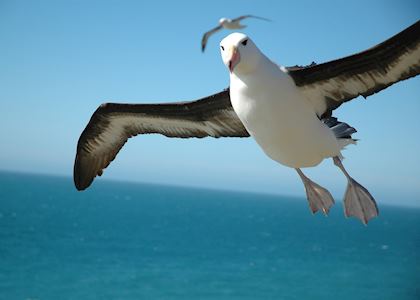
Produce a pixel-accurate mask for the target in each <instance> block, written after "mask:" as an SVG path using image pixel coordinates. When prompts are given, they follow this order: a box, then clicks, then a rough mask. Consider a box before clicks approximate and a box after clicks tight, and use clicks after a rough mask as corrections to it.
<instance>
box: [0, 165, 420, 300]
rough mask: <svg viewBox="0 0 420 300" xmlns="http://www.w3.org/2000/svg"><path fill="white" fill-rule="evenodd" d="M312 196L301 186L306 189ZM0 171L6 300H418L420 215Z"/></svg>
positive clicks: (0, 293)
mask: <svg viewBox="0 0 420 300" xmlns="http://www.w3.org/2000/svg"><path fill="white" fill-rule="evenodd" d="M302 193H303V191H302ZM379 208H380V216H379V218H377V219H374V220H372V221H371V222H370V223H369V225H368V226H364V225H362V224H361V223H360V222H359V221H357V220H356V219H352V218H351V219H346V218H344V216H343V212H342V203H341V202H338V203H336V205H335V207H334V208H333V209H332V211H331V213H330V215H329V216H328V217H324V216H322V215H318V214H317V215H312V214H311V213H310V212H309V208H308V205H307V201H306V199H304V198H290V197H281V196H270V195H259V194H251V193H237V192H227V191H215V190H206V189H192V188H181V187H172V186H161V185H151V184H136V183H123V182H113V181H107V180H103V179H101V180H97V181H96V182H95V183H94V185H93V186H92V187H91V188H90V189H89V190H87V191H85V192H77V191H76V190H75V188H74V187H73V183H72V179H71V178H65V177H52V176H40V175H28V174H18V173H10V172H1V173H0V299H7V300H12V299H22V300H29V299H31V300H34V299H39V300H41V299H54V300H55V299H221V300H224V299H311V300H316V299H323V300H324V299H342V300H346V299H352V300H354V299H363V300H368V299H381V300H383V299H398V300H404V299H413V300H414V299H416V300H418V299H420V209H418V208H407V207H406V208H404V207H397V206H395V207H393V206H386V205H383V204H381V203H380V201H379Z"/></svg>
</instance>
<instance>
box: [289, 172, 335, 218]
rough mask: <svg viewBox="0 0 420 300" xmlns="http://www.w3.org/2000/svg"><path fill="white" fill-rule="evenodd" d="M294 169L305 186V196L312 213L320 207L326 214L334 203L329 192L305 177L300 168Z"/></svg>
mask: <svg viewBox="0 0 420 300" xmlns="http://www.w3.org/2000/svg"><path fill="white" fill-rule="evenodd" d="M296 171H297V172H298V174H299V176H300V178H301V179H302V182H303V184H304V186H305V190H306V197H307V198H308V202H309V207H310V209H311V211H312V213H313V214H314V213H316V212H317V211H318V210H320V209H321V210H322V212H323V213H324V214H325V215H327V214H328V212H329V210H330V207H331V206H333V204H334V199H333V197H332V196H331V194H330V192H329V191H328V190H327V189H324V188H323V187H322V186H320V185H318V184H316V183H315V182H313V181H312V180H310V179H309V178H308V177H306V176H305V174H303V172H302V171H301V170H300V169H298V168H296Z"/></svg>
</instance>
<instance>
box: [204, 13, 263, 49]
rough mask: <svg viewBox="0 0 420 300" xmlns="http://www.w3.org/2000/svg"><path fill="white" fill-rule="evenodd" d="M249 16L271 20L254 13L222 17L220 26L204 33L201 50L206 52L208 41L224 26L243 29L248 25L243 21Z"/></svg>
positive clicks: (225, 27)
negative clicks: (229, 17) (243, 23)
mask: <svg viewBox="0 0 420 300" xmlns="http://www.w3.org/2000/svg"><path fill="white" fill-rule="evenodd" d="M247 18H254V19H259V20H264V21H271V20H269V19H266V18H262V17H257V16H254V15H244V16H240V17H237V18H234V19H228V18H221V19H220V20H219V25H218V26H216V27H214V28H213V29H210V30H209V31H207V32H206V33H204V35H203V37H202V39H201V52H204V50H206V45H207V41H208V39H209V37H210V36H211V35H212V34H214V33H216V32H218V31H220V30H222V29H223V28H224V29H230V30H233V29H243V28H245V27H246V25H242V24H241V21H242V20H244V19H247Z"/></svg>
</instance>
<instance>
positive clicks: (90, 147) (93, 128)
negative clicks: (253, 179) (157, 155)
mask: <svg viewBox="0 0 420 300" xmlns="http://www.w3.org/2000/svg"><path fill="white" fill-rule="evenodd" d="M150 133H159V134H162V135H165V136H167V137H178V138H191V137H196V138H203V137H208V136H209V137H215V138H218V137H248V136H249V134H248V132H247V130H246V129H245V127H244V126H243V125H242V122H241V121H240V120H239V118H238V116H237V115H236V113H235V111H234V110H233V108H232V105H231V103H230V97H229V90H224V91H223V92H220V93H218V94H214V95H212V96H209V97H206V98H203V99H200V100H197V101H192V102H178V103H168V104H117V103H107V104H103V105H101V106H100V107H99V108H98V109H97V110H96V111H95V113H94V114H93V115H92V117H91V119H90V121H89V123H88V125H87V126H86V128H85V130H84V131H83V133H82V135H81V136H80V138H79V142H78V144H77V154H76V159H75V163H74V174H73V178H74V184H75V186H76V188H77V189H78V190H84V189H86V188H87V187H89V186H90V184H91V183H92V181H93V179H94V178H95V177H96V176H97V175H99V176H100V175H102V171H103V169H105V168H106V167H107V166H108V165H109V164H110V163H111V161H112V160H114V158H115V157H116V155H117V153H118V152H119V150H120V149H121V148H122V146H123V145H124V144H125V143H126V142H127V140H128V139H129V138H130V137H132V136H135V135H138V134H150Z"/></svg>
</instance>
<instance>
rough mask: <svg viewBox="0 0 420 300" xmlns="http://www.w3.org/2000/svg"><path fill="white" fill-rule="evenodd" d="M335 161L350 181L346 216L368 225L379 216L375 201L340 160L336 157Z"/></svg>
mask: <svg viewBox="0 0 420 300" xmlns="http://www.w3.org/2000/svg"><path fill="white" fill-rule="evenodd" d="M333 161H334V164H335V165H336V166H337V167H339V168H340V170H341V171H342V172H343V173H344V175H345V176H346V177H347V180H348V184H347V189H346V193H345V195H344V214H345V216H346V217H351V216H353V217H356V218H358V219H359V220H360V221H362V223H363V224H365V225H366V224H367V223H368V222H369V220H370V219H372V218H374V217H376V216H378V214H379V211H378V206H377V205H376V202H375V199H374V198H373V197H372V195H371V194H370V193H369V191H368V190H367V189H366V188H364V187H363V186H362V185H361V184H359V183H358V182H357V181H356V180H354V179H353V178H352V177H351V176H350V175H349V173H347V171H346V169H344V166H343V164H342V162H341V160H340V158H338V157H337V156H336V157H334V158H333Z"/></svg>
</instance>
